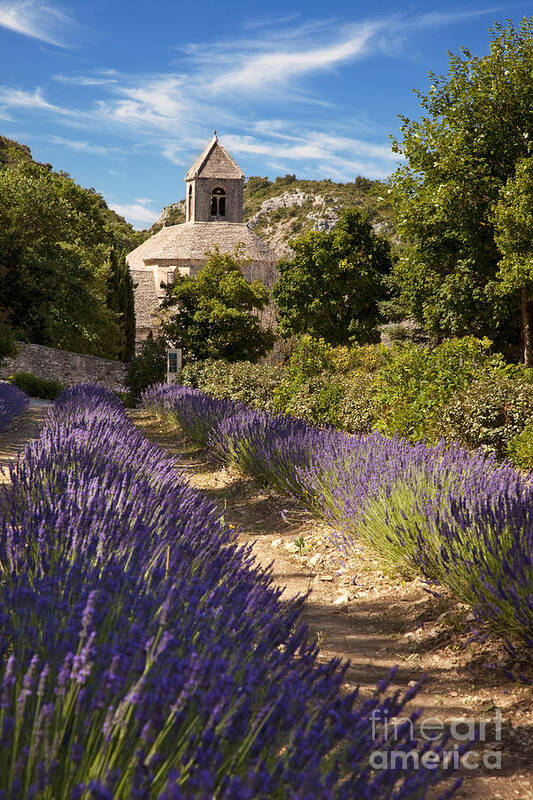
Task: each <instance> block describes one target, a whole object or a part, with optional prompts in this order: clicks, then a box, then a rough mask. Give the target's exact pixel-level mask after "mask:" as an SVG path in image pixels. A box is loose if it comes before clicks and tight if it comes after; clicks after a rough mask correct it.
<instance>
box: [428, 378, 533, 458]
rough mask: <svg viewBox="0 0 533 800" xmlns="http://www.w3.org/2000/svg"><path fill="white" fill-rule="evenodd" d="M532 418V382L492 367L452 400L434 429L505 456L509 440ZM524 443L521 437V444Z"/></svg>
mask: <svg viewBox="0 0 533 800" xmlns="http://www.w3.org/2000/svg"><path fill="white" fill-rule="evenodd" d="M532 420H533V385H532V384H530V383H526V382H524V381H518V380H514V379H509V378H507V377H506V376H505V374H502V372H500V371H493V372H491V373H489V374H487V375H485V376H483V377H482V378H479V379H478V380H475V381H473V382H472V384H471V385H470V386H467V387H465V388H464V389H463V390H462V391H461V392H459V393H457V394H456V395H455V396H454V397H453V398H452V399H451V400H450V402H449V403H448V405H447V406H446V407H445V408H444V409H443V411H442V414H441V418H440V420H439V422H438V424H436V425H435V427H434V432H435V435H436V436H442V437H443V438H445V439H448V440H452V441H457V442H460V443H461V444H463V445H465V447H468V448H471V449H473V448H477V447H481V448H482V449H483V450H485V451H487V452H493V453H495V454H496V455H497V456H498V458H505V457H506V456H507V455H509V450H508V448H509V447H510V446H511V445H510V443H511V442H512V441H513V442H514V441H516V437H518V435H519V434H521V433H522V432H523V431H524V428H525V427H526V426H527V425H528V423H529V422H531V421H532ZM526 438H527V437H524V441H525V439H526ZM521 446H522V443H521V441H519V442H518V447H519V448H520V447H521ZM513 452H514V451H513ZM513 458H514V456H513Z"/></svg>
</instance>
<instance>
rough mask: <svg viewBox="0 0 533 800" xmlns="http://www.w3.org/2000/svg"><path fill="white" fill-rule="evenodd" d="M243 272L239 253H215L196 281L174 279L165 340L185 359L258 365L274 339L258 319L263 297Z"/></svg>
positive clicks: (261, 288)
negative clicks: (255, 362) (180, 352)
mask: <svg viewBox="0 0 533 800" xmlns="http://www.w3.org/2000/svg"><path fill="white" fill-rule="evenodd" d="M242 266H243V264H242V261H241V255H240V253H239V252H237V253H236V254H235V255H234V256H232V255H229V254H227V253H221V252H220V251H219V250H218V249H217V248H215V249H214V251H213V252H212V253H211V254H210V256H209V258H208V259H207V262H206V264H205V265H204V266H203V267H202V269H201V270H200V272H199V273H198V275H197V277H195V278H191V277H189V276H178V277H177V278H176V281H175V283H174V284H172V285H171V286H169V287H168V288H167V291H166V297H165V299H164V301H163V304H162V305H163V308H165V309H167V314H168V318H167V321H166V322H165V324H164V326H163V328H164V332H165V336H166V338H167V339H168V340H169V341H170V342H172V343H173V344H174V346H176V347H181V348H183V350H184V352H185V355H186V357H187V358H189V359H191V360H197V359H202V358H225V359H226V360H227V361H241V360H248V361H257V359H258V358H260V357H261V356H263V355H264V354H265V353H266V352H267V351H268V350H269V349H270V347H271V346H272V344H273V342H274V335H273V334H272V332H271V331H269V330H265V329H264V328H262V327H261V325H260V322H259V317H258V316H257V312H259V311H261V310H262V309H263V308H264V307H265V305H266V304H267V302H268V292H267V290H266V288H265V287H264V286H263V284H262V283H260V282H259V281H251V282H248V281H247V280H246V279H245V278H244V276H243V274H242Z"/></svg>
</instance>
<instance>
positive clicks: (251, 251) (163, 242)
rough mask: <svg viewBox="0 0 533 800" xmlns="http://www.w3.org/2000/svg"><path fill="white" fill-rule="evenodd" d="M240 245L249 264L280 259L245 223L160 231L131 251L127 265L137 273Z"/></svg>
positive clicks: (200, 224)
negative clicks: (153, 264) (152, 264)
mask: <svg viewBox="0 0 533 800" xmlns="http://www.w3.org/2000/svg"><path fill="white" fill-rule="evenodd" d="M241 243H242V244H243V245H244V256H245V257H246V258H249V259H251V260H252V261H269V262H277V261H278V260H279V255H278V254H277V253H276V252H275V251H274V250H272V249H271V248H270V247H269V246H268V244H267V243H266V242H265V241H263V239H261V238H260V237H259V236H257V234H255V233H254V232H253V231H252V230H250V228H249V227H248V225H246V223H244V222H183V223H182V224H181V225H170V226H169V227H168V228H162V229H161V230H160V231H159V232H158V233H156V234H154V236H151V237H150V238H149V239H147V240H146V241H145V242H143V243H142V244H141V245H140V246H139V247H137V248H136V249H135V250H132V252H131V253H129V254H128V256H127V261H128V264H129V266H130V269H131V270H136V269H142V267H144V266H145V264H146V261H153V262H157V261H158V260H163V259H167V260H168V259H176V260H178V259H191V260H203V259H205V258H206V252H208V251H210V250H211V249H212V248H213V247H214V245H216V244H217V245H218V246H219V248H220V250H221V251H222V252H223V253H233V252H234V250H235V247H236V246H237V245H239V244H241ZM134 280H135V277H134Z"/></svg>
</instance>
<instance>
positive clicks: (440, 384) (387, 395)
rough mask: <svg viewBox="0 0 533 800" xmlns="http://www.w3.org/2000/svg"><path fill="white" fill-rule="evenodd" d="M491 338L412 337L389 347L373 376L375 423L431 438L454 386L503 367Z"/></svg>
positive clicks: (386, 429) (383, 428)
mask: <svg viewBox="0 0 533 800" xmlns="http://www.w3.org/2000/svg"><path fill="white" fill-rule="evenodd" d="M490 346H491V342H490V341H489V340H488V339H476V338H475V337H474V336H465V337H463V338H462V339H447V340H446V341H444V342H443V343H442V344H440V345H438V346H437V347H435V348H433V349H430V348H429V347H421V346H419V345H415V344H412V343H409V344H408V343H405V344H398V345H395V346H394V347H391V348H390V349H389V353H388V358H387V360H386V362H385V363H384V364H383V365H382V366H381V367H380V368H379V370H378V373H377V378H376V382H375V397H374V402H375V405H376V414H377V419H376V422H375V426H374V427H375V428H376V429H377V430H380V431H381V432H382V433H384V434H386V435H388V436H391V435H393V434H399V435H400V436H403V437H405V438H407V439H410V440H411V441H416V440H418V439H422V438H424V437H429V438H434V437H433V432H434V429H435V426H436V425H437V423H438V421H439V418H440V415H441V411H442V409H443V408H444V406H446V405H447V403H448V402H449V401H450V398H451V397H452V396H453V395H454V394H455V393H456V392H458V391H461V390H462V389H464V388H466V387H467V386H468V385H469V384H470V383H471V382H472V381H473V380H475V379H476V378H478V377H480V376H482V375H483V374H484V373H486V372H487V371H490V370H492V369H496V368H499V367H502V366H503V365H504V361H503V358H502V356H500V355H499V354H497V355H491V353H490Z"/></svg>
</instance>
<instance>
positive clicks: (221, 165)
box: [185, 131, 244, 222]
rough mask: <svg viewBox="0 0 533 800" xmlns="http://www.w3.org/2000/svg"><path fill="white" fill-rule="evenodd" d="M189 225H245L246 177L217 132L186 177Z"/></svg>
mask: <svg viewBox="0 0 533 800" xmlns="http://www.w3.org/2000/svg"><path fill="white" fill-rule="evenodd" d="M185 187H186V194H185V208H186V222H242V221H243V204H244V201H243V189H244V173H243V171H242V170H241V168H240V167H239V166H238V165H237V164H236V163H235V161H234V160H233V159H232V157H231V156H230V155H229V153H228V152H227V151H226V150H225V149H224V148H223V147H222V145H221V144H220V142H219V141H218V136H217V132H216V131H215V132H214V134H213V138H212V139H211V141H210V142H209V144H208V145H207V147H206V148H205V150H204V151H203V153H202V154H201V156H199V157H198V158H197V159H196V161H195V162H194V164H193V165H192V167H191V168H190V170H189V171H188V172H187V174H186V176H185Z"/></svg>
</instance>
